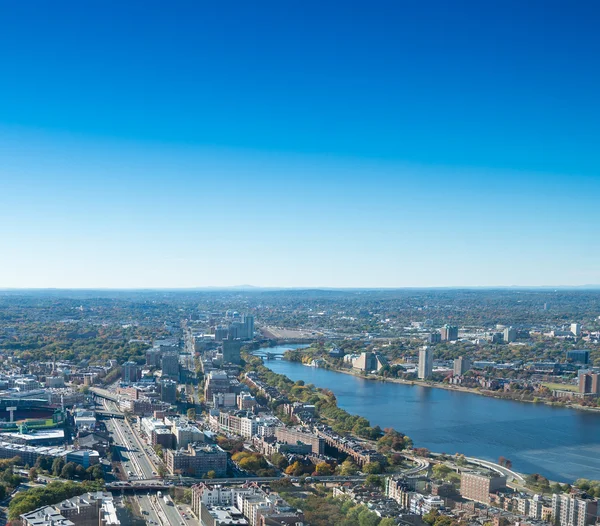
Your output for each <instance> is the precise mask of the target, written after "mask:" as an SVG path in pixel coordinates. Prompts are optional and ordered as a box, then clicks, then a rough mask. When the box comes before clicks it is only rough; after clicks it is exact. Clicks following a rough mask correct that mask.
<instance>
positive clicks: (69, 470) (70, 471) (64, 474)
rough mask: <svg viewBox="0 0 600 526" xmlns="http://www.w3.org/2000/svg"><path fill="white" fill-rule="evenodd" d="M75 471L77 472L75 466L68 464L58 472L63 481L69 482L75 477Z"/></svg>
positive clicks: (71, 463) (72, 463)
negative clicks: (67, 480)
mask: <svg viewBox="0 0 600 526" xmlns="http://www.w3.org/2000/svg"><path fill="white" fill-rule="evenodd" d="M76 471H77V464H75V463H74V462H68V463H67V464H65V465H64V467H63V468H62V470H61V472H60V476H61V478H63V479H69V480H70V479H72V478H73V477H74V476H75V473H76Z"/></svg>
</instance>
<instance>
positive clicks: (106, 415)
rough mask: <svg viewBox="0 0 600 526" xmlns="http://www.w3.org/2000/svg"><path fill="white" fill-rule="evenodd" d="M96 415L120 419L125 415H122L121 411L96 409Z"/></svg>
mask: <svg viewBox="0 0 600 526" xmlns="http://www.w3.org/2000/svg"><path fill="white" fill-rule="evenodd" d="M96 417H98V418H120V419H121V420H123V419H124V418H125V417H124V416H123V413H117V412H113V413H111V412H109V411H96Z"/></svg>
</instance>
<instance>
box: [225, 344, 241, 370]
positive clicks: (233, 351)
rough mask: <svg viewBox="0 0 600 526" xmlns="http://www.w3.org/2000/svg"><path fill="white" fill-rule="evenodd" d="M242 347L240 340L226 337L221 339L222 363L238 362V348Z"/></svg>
mask: <svg viewBox="0 0 600 526" xmlns="http://www.w3.org/2000/svg"><path fill="white" fill-rule="evenodd" d="M241 348H242V341H241V340H233V339H227V340H223V363H235V364H239V363H240V361H241V357H240V349H241Z"/></svg>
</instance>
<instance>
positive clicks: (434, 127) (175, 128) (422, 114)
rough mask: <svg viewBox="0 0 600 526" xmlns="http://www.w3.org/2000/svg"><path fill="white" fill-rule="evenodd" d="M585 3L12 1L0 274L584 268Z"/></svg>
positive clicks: (424, 276) (255, 280)
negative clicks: (124, 3) (201, 3)
mask: <svg viewBox="0 0 600 526" xmlns="http://www.w3.org/2000/svg"><path fill="white" fill-rule="evenodd" d="M599 22H600V4H598V3H593V2H586V1H576V2H571V3H568V4H567V3H562V2H542V1H533V2H527V3H526V5H525V4H524V3H522V2H518V1H516V0H514V1H513V0H510V1H508V2H503V3H502V4H501V5H500V4H491V3H483V4H482V3H481V2H475V1H464V2H458V3H455V4H453V5H452V6H450V5H448V3H446V2H442V1H433V2H429V3H427V5H425V4H419V3H415V2H381V3H379V4H377V5H376V6H373V5H372V3H371V4H369V3H367V2H355V3H352V4H351V5H349V4H348V3H346V2H344V3H342V2H339V3H338V2H331V3H327V5H323V4H322V3H318V2H310V1H309V2H303V3H302V4H300V3H292V2H290V3H285V4H283V3H281V2H263V3H260V4H258V5H250V4H247V3H244V2H232V3H228V4H227V5H199V4H198V3H197V2H185V1H181V2H175V3H173V4H170V5H169V9H167V8H166V7H165V6H164V4H163V5H161V4H160V3H153V2H141V1H132V2H127V3H126V5H123V3H121V2H116V1H108V2H102V3H94V2H89V3H88V2H86V3H84V4H82V3H80V2H74V1H60V2H54V3H51V4H42V3H40V4H37V5H36V6H35V8H32V6H30V5H29V6H28V5H22V4H19V3H16V2H15V3H11V4H7V5H5V6H4V8H3V17H2V19H1V20H0V56H1V59H2V64H3V81H2V83H0V225H1V226H0V233H1V236H0V242H1V245H0V246H1V247H2V249H1V250H0V256H1V257H0V288H127V289H133V288H194V287H224V286H231V285H235V284H240V283H250V284H253V285H255V286H259V287H275V288H277V287H282V288H289V287H297V288H301V287H311V288H312V287H341V288H353V287H356V288H379V287H386V288H395V287H474V286H488V287H490V286H491V287H493V286H582V285H593V284H599V283H600V264H599V262H600V245H599V243H598V241H597V239H598V225H599V224H600V207H599V206H598V195H600V157H599V156H598V151H597V150H598V144H600V125H599V123H600V103H599V102H598V97H597V92H598V85H599V84H600V82H599V81H600V72H599V70H598V68H594V67H592V66H593V64H595V63H596V62H597V57H598V56H599V54H600V36H599V35H598V32H597V26H598V23H599Z"/></svg>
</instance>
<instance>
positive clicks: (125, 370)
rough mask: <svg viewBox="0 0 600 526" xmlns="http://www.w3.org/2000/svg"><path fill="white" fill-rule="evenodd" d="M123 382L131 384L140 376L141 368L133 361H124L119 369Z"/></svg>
mask: <svg viewBox="0 0 600 526" xmlns="http://www.w3.org/2000/svg"><path fill="white" fill-rule="evenodd" d="M121 372H122V377H123V382H125V383H127V384H132V383H134V382H137V381H138V380H139V379H140V377H141V369H140V367H138V364H137V363H135V362H125V363H124V364H123V367H122V369H121Z"/></svg>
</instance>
